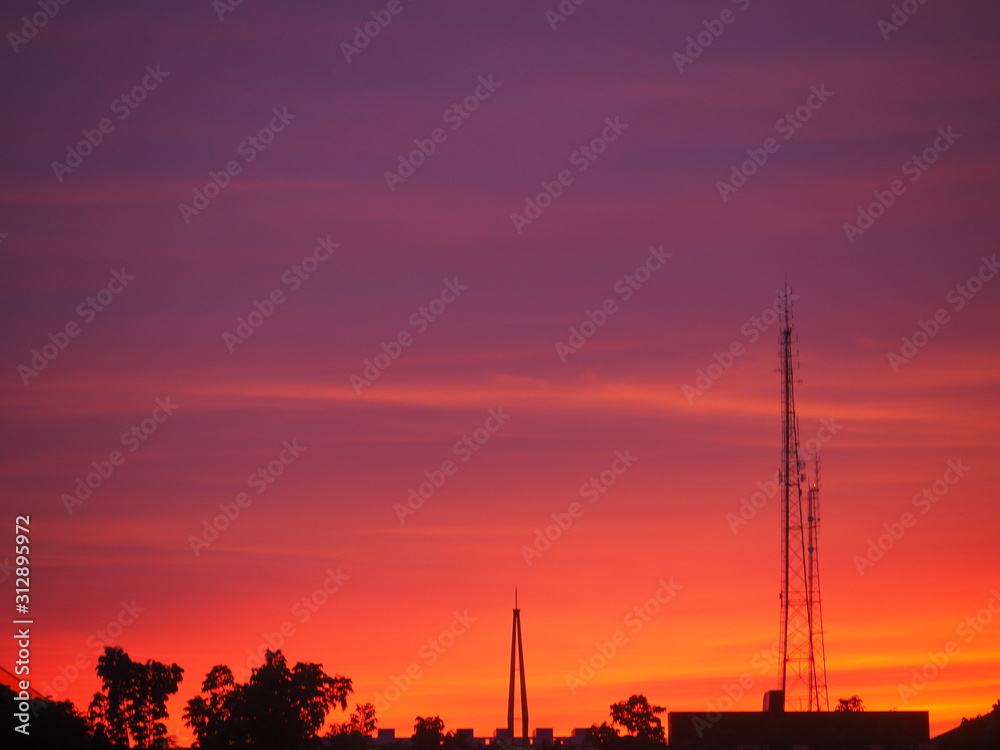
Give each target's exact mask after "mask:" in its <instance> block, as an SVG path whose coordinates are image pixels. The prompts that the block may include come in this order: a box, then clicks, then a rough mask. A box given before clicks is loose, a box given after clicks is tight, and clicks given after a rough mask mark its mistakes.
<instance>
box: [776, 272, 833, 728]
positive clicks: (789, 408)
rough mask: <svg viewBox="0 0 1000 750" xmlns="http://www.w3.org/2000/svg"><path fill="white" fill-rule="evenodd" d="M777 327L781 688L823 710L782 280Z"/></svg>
mask: <svg viewBox="0 0 1000 750" xmlns="http://www.w3.org/2000/svg"><path fill="white" fill-rule="evenodd" d="M782 296H783V301H784V309H783V312H782V327H781V390H782V409H781V422H782V436H781V454H782V455H781V468H780V469H779V472H778V473H779V479H780V484H781V537H782V538H781V690H782V691H783V693H784V700H785V706H786V707H787V708H789V709H790V710H793V711H823V710H828V709H829V703H828V698H827V691H826V655H825V652H824V645H823V624H822V623H823V617H822V607H821V603H820V592H819V558H818V549H817V542H818V539H817V536H818V532H819V465H818V463H817V465H816V472H817V474H816V481H815V483H814V485H813V486H812V487H810V488H809V491H808V495H807V498H806V506H807V507H806V509H805V510H806V512H805V514H803V497H802V483H803V481H804V480H805V476H804V474H803V469H804V468H805V461H803V460H802V458H801V456H800V454H799V422H798V417H797V416H796V414H795V392H794V382H795V365H794V363H793V354H794V353H793V351H792V345H793V344H794V343H795V341H796V340H795V338H794V337H793V335H792V329H793V328H794V326H793V324H792V290H791V288H790V287H789V286H788V284H787V283H786V284H785V289H784V294H783V295H782Z"/></svg>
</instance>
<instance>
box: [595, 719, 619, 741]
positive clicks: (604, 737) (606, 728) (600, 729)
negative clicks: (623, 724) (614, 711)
mask: <svg viewBox="0 0 1000 750" xmlns="http://www.w3.org/2000/svg"><path fill="white" fill-rule="evenodd" d="M619 740H621V737H619V736H618V730H617V729H615V728H614V727H612V726H610V725H609V724H608V722H606V721H603V722H601V726H597V724H591V725H590V729H588V730H587V744H588V745H591V746H593V747H614V746H615V745H617V744H618V742H619Z"/></svg>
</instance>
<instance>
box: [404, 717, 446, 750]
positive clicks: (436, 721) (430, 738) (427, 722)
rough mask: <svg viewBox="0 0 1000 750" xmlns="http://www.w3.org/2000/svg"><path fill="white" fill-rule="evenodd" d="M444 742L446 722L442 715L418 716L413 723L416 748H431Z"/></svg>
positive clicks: (427, 749)
mask: <svg viewBox="0 0 1000 750" xmlns="http://www.w3.org/2000/svg"><path fill="white" fill-rule="evenodd" d="M443 742H444V722H443V721H442V720H441V717H440V716H428V717H427V718H426V719H425V718H424V717H422V716H418V717H417V719H416V721H415V722H414V724H413V745H412V747H413V748H414V750H431V749H432V748H438V747H441V744H442V743H443Z"/></svg>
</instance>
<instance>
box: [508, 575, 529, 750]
mask: <svg viewBox="0 0 1000 750" xmlns="http://www.w3.org/2000/svg"><path fill="white" fill-rule="evenodd" d="M516 675H520V683H521V740H522V744H523V745H524V746H527V745H528V691H527V688H526V686H525V683H524V644H523V643H522V641H521V610H520V609H518V606H517V588H516V587H515V588H514V623H513V626H512V630H511V636H510V691H509V692H508V694H507V733H508V734H509V736H510V738H511V740H512V741H513V739H514V683H515V676H516ZM515 744H516V743H515Z"/></svg>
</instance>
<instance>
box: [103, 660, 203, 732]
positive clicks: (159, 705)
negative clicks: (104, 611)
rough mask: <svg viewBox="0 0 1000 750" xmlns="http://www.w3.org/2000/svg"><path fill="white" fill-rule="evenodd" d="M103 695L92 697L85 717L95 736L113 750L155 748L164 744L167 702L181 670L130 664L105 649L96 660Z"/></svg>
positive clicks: (179, 679) (157, 664)
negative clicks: (88, 718)
mask: <svg viewBox="0 0 1000 750" xmlns="http://www.w3.org/2000/svg"><path fill="white" fill-rule="evenodd" d="M96 671H97V676H98V677H100V678H101V685H102V688H103V692H99V693H95V694H94V699H93V701H92V702H91V704H90V709H89V716H90V720H91V722H93V723H94V726H95V729H96V730H97V733H98V734H99V736H104V737H107V739H108V741H109V742H110V743H111V745H112V747H116V748H120V747H121V748H128V747H136V748H159V747H166V746H167V742H168V735H167V727H166V724H164V723H163V721H161V720H162V719H166V718H167V698H169V697H170V696H171V695H173V694H174V693H176V692H177V687H178V685H180V682H181V680H182V679H183V674H184V670H183V669H181V668H180V667H178V666H177V665H176V664H171V665H170V666H169V667H168V666H167V665H166V664H162V663H160V662H158V661H153V660H152V659H149V660H148V661H146V663H145V664H142V663H140V662H136V661H132V659H131V658H129V655H128V654H126V653H125V651H124V650H122V649H121V648H119V647H117V646H114V647H112V646H108V647H106V648H105V649H104V654H103V655H102V656H100V657H99V658H98V660H97V669H96Z"/></svg>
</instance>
